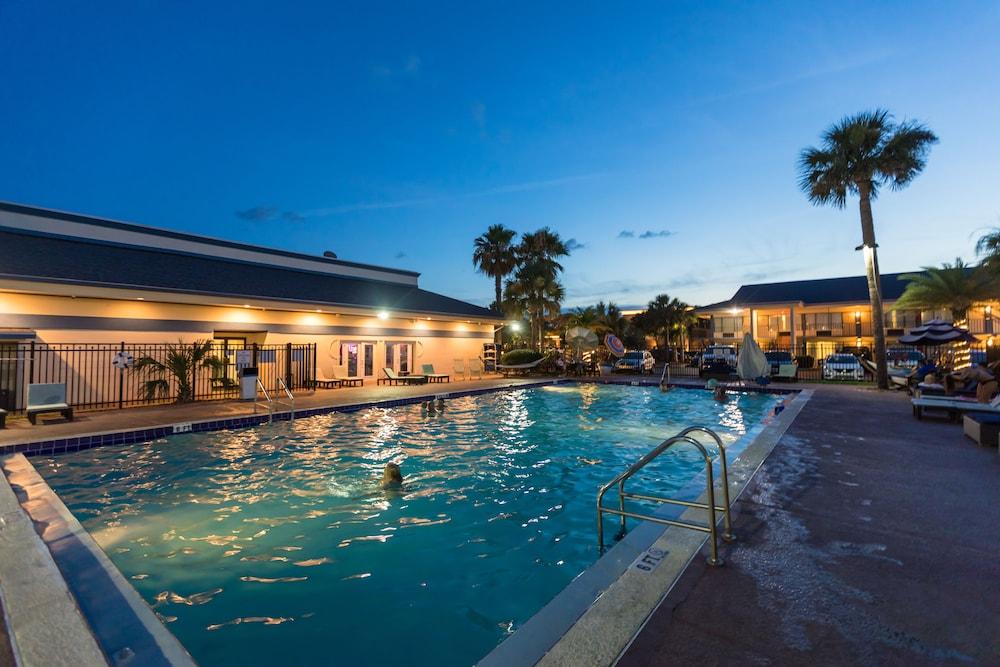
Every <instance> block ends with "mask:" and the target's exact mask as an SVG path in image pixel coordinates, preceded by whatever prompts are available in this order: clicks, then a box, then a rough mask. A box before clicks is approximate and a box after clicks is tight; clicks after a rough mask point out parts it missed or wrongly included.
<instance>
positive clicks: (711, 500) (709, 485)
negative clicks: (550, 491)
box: [597, 426, 734, 565]
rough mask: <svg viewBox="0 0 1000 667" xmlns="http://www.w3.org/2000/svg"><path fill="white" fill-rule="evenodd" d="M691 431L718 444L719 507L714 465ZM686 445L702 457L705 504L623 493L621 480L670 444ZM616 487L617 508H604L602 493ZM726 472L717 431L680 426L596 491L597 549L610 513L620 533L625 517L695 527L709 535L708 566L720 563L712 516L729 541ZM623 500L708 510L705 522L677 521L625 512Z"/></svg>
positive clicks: (650, 460) (626, 478)
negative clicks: (719, 514)
mask: <svg viewBox="0 0 1000 667" xmlns="http://www.w3.org/2000/svg"><path fill="white" fill-rule="evenodd" d="M693 433H705V434H707V435H709V436H711V437H712V439H713V440H714V441H715V444H716V445H717V446H718V447H719V457H720V460H721V462H722V477H723V504H722V505H721V506H719V505H716V502H715V479H714V474H713V472H714V466H713V464H712V458H713V457H712V456H711V455H710V454H709V451H708V449H706V447H705V445H704V444H702V443H701V442H699V441H698V440H696V439H695V438H693V437H692V436H691V434H693ZM681 444H683V445H689V446H692V447H694V448H695V449H697V450H698V453H699V454H700V455H701V458H702V460H703V461H704V463H705V481H706V488H705V491H706V495H707V500H708V502H707V503H699V502H693V501H687V500H680V499H677V498H663V497H660V496H652V495H647V494H640V493H626V492H625V482H626V481H628V479H629V478H631V477H632V476H633V475H635V474H636V473H637V472H639V471H640V470H642V469H643V468H645V467H646V466H647V465H649V464H650V463H652V462H653V461H654V460H655V459H656V458H657V457H659V456H660V455H661V454H663V453H664V452H665V451H667V450H669V449H670V448H671V447H674V446H676V445H681ZM613 486H617V487H618V507H617V509H615V508H611V507H606V506H605V505H604V496H605V494H606V493H607V492H608V491H609V490H610V489H611V487H613ZM728 486H729V475H728V470H727V464H726V459H725V446H724V445H723V444H722V439H721V438H720V437H719V436H718V434H717V433H715V432H714V431H712V430H711V429H709V428H706V427H703V426H691V427H688V428H687V429H684V430H683V431H681V432H680V433H678V434H676V435H674V436H671V437H669V438H667V439H666V440H664V441H663V442H661V443H660V444H659V445H657V446H656V447H654V448H653V449H651V450H650V451H649V452H647V453H646V454H644V455H643V456H642V457H641V458H640V459H639V460H638V461H636V462H635V463H633V464H632V465H630V466H629V467H628V468H627V469H626V470H625V471H623V472H621V473H619V474H618V475H617V476H616V477H615V478H614V479H612V480H611V481H609V482H608V483H607V484H604V485H603V486H601V488H600V489H599V490H598V492H597V543H598V547H599V549H600V550H601V551H603V550H604V515H605V514H610V515H612V516H617V517H619V523H620V526H621V528H620V533H619V535H622V536H624V534H625V530H626V523H625V520H626V518H633V519H641V520H644V521H651V522H653V523H658V524H662V525H668V526H676V527H679V528H688V529H691V530H696V531H700V532H706V533H708V534H709V540H710V552H711V553H710V555H709V557H708V559H707V561H708V563H709V565H722V564H723V562H724V561H723V560H722V559H721V558H720V557H719V553H718V534H717V529H718V519H717V518H716V513H717V512H722V514H723V517H724V533H723V535H722V538H723V539H724V540H726V541H732V540H733V539H734V538H733V535H732V524H731V521H730V517H729V488H728ZM626 500H639V501H647V502H656V503H664V504H670V505H679V506H682V507H689V508H696V509H703V510H706V511H707V512H708V524H707V525H702V524H696V523H691V522H687V521H679V520H675V519H666V518H663V517H658V516H654V515H649V514H640V513H638V512H629V511H626V509H625V501H626Z"/></svg>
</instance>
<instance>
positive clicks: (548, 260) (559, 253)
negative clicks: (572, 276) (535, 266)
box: [517, 227, 569, 272]
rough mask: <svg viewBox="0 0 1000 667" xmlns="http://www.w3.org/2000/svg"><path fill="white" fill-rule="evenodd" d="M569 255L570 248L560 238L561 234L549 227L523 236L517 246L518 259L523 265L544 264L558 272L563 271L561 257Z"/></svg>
mask: <svg viewBox="0 0 1000 667" xmlns="http://www.w3.org/2000/svg"><path fill="white" fill-rule="evenodd" d="M567 255H569V246H567V245H566V243H565V242H564V241H563V240H562V239H561V238H559V234H558V233H556V232H553V231H552V230H551V229H549V228H548V227H542V228H541V229H539V230H538V231H537V232H531V233H530V234H524V235H523V236H521V243H519V244H518V246H517V258H518V261H519V262H520V263H521V264H530V263H532V262H542V263H545V264H548V265H549V266H551V267H552V268H553V269H554V270H555V271H556V272H559V271H562V268H563V267H562V264H560V263H559V258H560V257H566V256H567Z"/></svg>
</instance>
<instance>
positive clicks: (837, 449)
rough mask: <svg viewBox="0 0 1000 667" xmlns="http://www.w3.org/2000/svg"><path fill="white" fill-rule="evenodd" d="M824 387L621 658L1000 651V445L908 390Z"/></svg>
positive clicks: (876, 659) (935, 656) (839, 658)
mask: <svg viewBox="0 0 1000 667" xmlns="http://www.w3.org/2000/svg"><path fill="white" fill-rule="evenodd" d="M811 388H813V389H814V393H813V396H812V398H811V399H810V401H809V402H808V403H807V404H806V405H805V407H804V409H803V410H802V412H801V413H800V414H799V415H798V417H797V418H796V420H795V421H794V422H793V423H792V425H791V426H790V428H789V429H788V431H787V432H786V433H785V435H784V436H783V437H782V438H781V440H779V442H778V444H777V446H776V447H775V449H774V451H773V452H772V453H771V455H770V457H769V458H768V459H767V460H766V461H765V462H764V464H763V465H762V467H761V468H760V470H759V471H758V473H757V475H756V476H755V478H754V479H753V481H752V482H751V483H750V486H749V487H748V489H747V491H746V493H744V495H743V497H742V499H741V500H740V501H739V502H738V503H737V506H736V511H737V514H736V515H735V516H734V525H735V527H736V530H737V535H738V537H739V538H740V539H739V542H737V543H735V544H733V545H731V546H727V547H726V548H725V549H724V550H723V553H722V555H723V557H724V558H725V559H726V565H725V567H723V568H720V569H709V568H708V567H707V566H706V565H704V562H703V560H702V559H697V560H695V561H694V562H693V563H692V565H691V566H690V567H689V568H688V569H687V570H686V572H685V573H684V575H682V577H681V579H680V580H679V582H678V583H677V584H676V585H675V586H674V588H673V589H672V590H671V591H670V593H669V594H668V595H667V597H666V598H665V599H664V601H663V602H662V603H661V605H660V607H659V608H658V609H657V610H656V611H655V612H654V613H653V614H652V616H651V617H650V618H649V619H648V621H647V624H646V626H645V628H644V629H643V630H642V631H641V632H640V633H639V635H638V636H637V638H636V639H635V640H634V641H633V643H632V645H631V646H630V647H629V648H628V649H627V650H626V651H625V652H624V655H623V656H621V658H620V660H619V663H618V664H619V665H621V666H628V667H634V666H638V665H667V664H692V665H694V664H697V665H737V664H738V665H745V664H823V665H827V664H866V665H908V666H909V665H932V664H933V665H942V664H994V665H996V664H1000V560H998V559H997V553H998V552H1000V528H998V527H1000V455H998V452H997V450H996V449H994V448H985V447H980V446H979V445H977V444H975V443H973V442H972V441H971V440H969V439H967V438H965V437H964V436H963V434H962V429H961V426H959V425H956V424H949V423H946V422H936V421H931V420H924V421H917V420H916V419H914V418H913V417H912V416H911V413H910V406H909V402H908V400H907V397H906V396H905V395H902V394H900V393H895V392H875V391H873V390H871V389H866V388H858V387H835V386H830V385H811Z"/></svg>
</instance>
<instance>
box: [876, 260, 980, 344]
mask: <svg viewBox="0 0 1000 667" xmlns="http://www.w3.org/2000/svg"><path fill="white" fill-rule="evenodd" d="M899 279H900V280H905V281H907V282H908V284H907V286H906V289H905V290H904V291H903V295H902V296H901V297H899V299H898V300H897V301H896V303H895V304H894V305H893V307H892V308H893V310H903V309H912V310H943V309H947V310H948V311H950V312H951V317H952V319H953V320H954V321H955V325H956V326H960V327H965V326H966V324H967V319H968V316H969V310H970V309H971V308H972V306H974V305H975V304H977V303H981V302H983V301H988V300H990V299H991V298H994V297H995V296H996V281H995V279H994V278H993V276H991V275H989V274H988V273H987V272H986V271H983V270H981V269H976V268H975V267H972V266H969V265H968V264H966V263H965V262H963V261H962V258H961V257H959V258H958V259H956V260H955V263H954V264H950V263H948V262H945V263H944V264H942V265H941V266H940V268H939V267H934V266H928V267H924V270H923V273H907V274H905V275H902V276H900V277H899Z"/></svg>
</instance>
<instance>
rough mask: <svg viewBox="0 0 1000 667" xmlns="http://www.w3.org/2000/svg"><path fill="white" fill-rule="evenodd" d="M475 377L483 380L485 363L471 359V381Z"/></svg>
mask: <svg viewBox="0 0 1000 667" xmlns="http://www.w3.org/2000/svg"><path fill="white" fill-rule="evenodd" d="M474 375H475V376H478V377H479V379H480V380H482V379H483V362H481V361H480V360H479V359H469V379H470V380H471V379H472V376H474Z"/></svg>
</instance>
